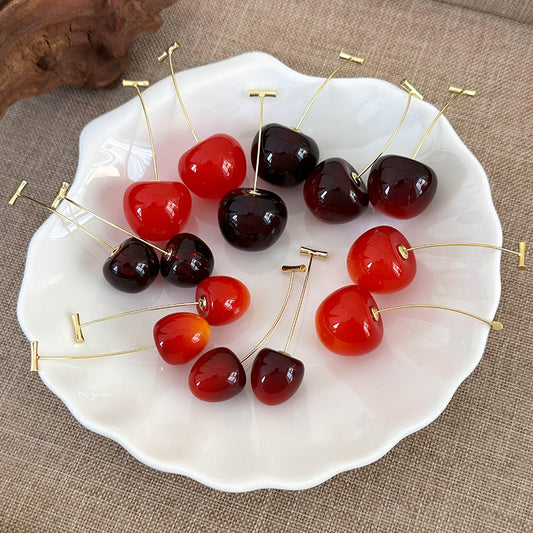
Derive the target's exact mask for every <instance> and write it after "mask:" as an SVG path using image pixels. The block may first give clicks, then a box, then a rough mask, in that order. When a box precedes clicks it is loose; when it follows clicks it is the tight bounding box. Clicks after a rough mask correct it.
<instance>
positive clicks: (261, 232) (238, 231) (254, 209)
mask: <svg viewBox="0 0 533 533" xmlns="http://www.w3.org/2000/svg"><path fill="white" fill-rule="evenodd" d="M249 94H250V96H258V97H259V100H260V112H259V137H258V143H259V147H261V146H262V143H261V138H262V136H261V131H262V124H263V100H264V98H265V96H271V97H273V96H276V91H263V90H255V89H252V90H250V93H249ZM257 156H258V157H259V153H258V154H257ZM258 157H257V158H256V170H255V177H254V186H253V189H244V188H241V189H233V190H231V191H229V192H228V193H227V194H225V195H224V197H223V198H222V200H220V203H219V206H218V225H219V228H220V231H221V233H222V235H223V237H224V238H225V239H226V241H227V242H228V243H230V244H231V245H232V246H234V247H235V248H239V249H241V250H247V251H258V250H265V249H267V248H269V247H270V246H272V245H273V244H274V243H276V242H277V241H278V239H279V238H280V236H281V234H282V232H283V230H284V229H285V225H286V224H287V206H286V205H285V202H284V201H283V200H282V199H281V198H280V197H279V196H278V195H277V194H275V193H273V192H271V191H265V190H262V189H258V188H257V178H258V170H257V167H258Z"/></svg>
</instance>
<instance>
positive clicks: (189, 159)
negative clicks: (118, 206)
mask: <svg viewBox="0 0 533 533" xmlns="http://www.w3.org/2000/svg"><path fill="white" fill-rule="evenodd" d="M178 48H179V44H178V43H174V44H173V45H172V46H170V47H169V48H168V49H167V50H166V51H165V52H164V53H163V54H161V55H160V56H159V57H158V60H159V61H164V60H165V59H167V58H168V60H169V64H170V71H171V76H172V81H173V83H174V88H175V90H176V95H177V97H178V100H179V103H180V106H181V108H182V111H183V113H184V115H185V118H186V120H187V123H188V125H189V128H190V130H191V133H192V135H193V137H194V139H195V141H196V144H195V145H194V146H193V147H192V148H190V149H189V150H187V151H186V152H185V153H184V154H182V156H181V157H180V159H179V162H178V169H177V170H178V172H179V176H180V177H181V179H182V181H183V183H184V184H185V185H184V184H183V183H180V182H178V181H175V180H171V181H161V180H160V179H159V176H158V172H157V162H156V155H155V149H154V141H153V135H152V129H151V126H150V121H149V118H148V113H147V110H146V105H145V102H144V99H143V97H142V94H141V91H140V89H139V87H147V86H148V85H149V83H148V82H147V81H130V80H123V82H122V83H123V85H124V86H126V87H134V88H135V89H136V91H137V94H138V96H139V99H140V101H141V105H142V108H143V111H144V115H145V119H146V124H147V127H148V134H149V137H150V144H151V148H152V160H153V167H154V178H153V179H152V180H149V181H139V182H136V183H133V184H131V185H130V186H129V187H128V188H127V189H126V191H125V193H124V197H123V209H124V214H125V216H126V219H127V221H128V223H129V224H130V226H131V228H132V229H133V231H134V232H135V233H137V234H138V235H139V236H140V237H142V238H144V239H148V240H151V241H167V240H168V239H170V238H171V237H172V236H173V235H175V234H176V233H179V232H180V230H181V229H182V227H183V225H184V224H185V223H186V222H187V220H188V218H189V215H190V212H191V207H192V198H191V194H190V192H189V190H190V191H192V192H193V193H194V194H196V195H197V196H200V197H201V198H208V199H219V198H221V197H222V196H223V195H224V194H225V193H226V192H228V191H229V190H231V189H233V188H235V187H238V186H239V185H240V184H241V183H242V182H243V180H244V178H245V176H246V158H245V155H244V152H243V149H242V147H241V145H240V144H239V143H238V142H237V140H236V139H234V138H233V137H231V136H230V135H226V134H215V135H211V136H210V137H208V138H207V139H204V140H203V141H200V140H199V139H198V136H197V135H196V132H195V130H194V128H193V126H192V124H191V121H190V119H189V115H188V114H187V111H186V109H185V106H184V104H183V100H182V97H181V94H180V91H179V88H178V84H177V81H176V77H175V74H174V68H173V65H172V52H174V51H175V50H177V49H178ZM176 177H177V176H176Z"/></svg>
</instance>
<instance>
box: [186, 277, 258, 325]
mask: <svg viewBox="0 0 533 533" xmlns="http://www.w3.org/2000/svg"><path fill="white" fill-rule="evenodd" d="M202 298H204V299H205V300H204V302H205V306H202V305H197V306H196V310H197V312H198V314H199V315H200V316H201V317H203V318H205V319H206V320H207V321H208V322H209V324H211V325H212V326H222V325H225V324H230V323H231V322H235V320H237V319H238V318H240V317H241V316H242V315H243V314H244V313H246V311H247V310H248V307H249V306H250V292H249V291H248V288H247V287H246V285H245V284H244V283H242V282H241V281H239V280H238V279H235V278H231V277H229V276H210V277H208V278H206V279H204V280H203V281H201V282H200V284H199V285H198V287H197V288H196V301H197V302H198V301H200V300H201V299H202Z"/></svg>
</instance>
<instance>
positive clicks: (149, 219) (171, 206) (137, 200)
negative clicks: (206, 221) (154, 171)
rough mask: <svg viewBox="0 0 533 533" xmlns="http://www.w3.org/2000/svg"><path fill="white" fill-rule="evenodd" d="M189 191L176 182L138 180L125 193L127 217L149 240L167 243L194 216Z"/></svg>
mask: <svg viewBox="0 0 533 533" xmlns="http://www.w3.org/2000/svg"><path fill="white" fill-rule="evenodd" d="M191 206H192V199H191V193H190V192H189V189H187V187H185V185H183V183H179V182H176V181H157V180H154V181H139V182H137V183H133V184H132V185H130V186H129V187H128V188H127V189H126V192H125V193H124V199H123V208H124V215H125V216H126V220H127V221H128V224H129V225H130V226H131V229H132V230H133V231H134V232H135V233H136V234H137V235H139V237H141V238H143V239H145V240H148V241H168V240H169V239H170V238H171V237H172V236H173V235H176V233H179V232H180V231H181V229H182V227H183V225H184V224H185V222H187V219H188V218H189V214H190V213H191Z"/></svg>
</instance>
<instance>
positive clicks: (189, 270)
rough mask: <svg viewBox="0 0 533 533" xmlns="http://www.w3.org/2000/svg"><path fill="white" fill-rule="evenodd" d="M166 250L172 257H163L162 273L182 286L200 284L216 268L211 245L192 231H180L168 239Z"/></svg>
mask: <svg viewBox="0 0 533 533" xmlns="http://www.w3.org/2000/svg"><path fill="white" fill-rule="evenodd" d="M165 250H166V251H167V252H168V251H170V252H171V253H170V257H169V256H168V255H163V256H162V257H161V275H162V276H163V277H164V278H166V279H167V280H168V281H170V282H172V283H174V284H175V285H178V286H181V287H190V286H192V285H198V283H200V281H202V280H203V279H205V278H207V277H208V276H210V275H211V273H212V272H213V269H214V268H215V259H214V257H213V253H212V252H211V250H210V248H209V246H207V244H206V243H205V242H204V241H202V239H200V238H199V237H197V236H196V235H193V234H192V233H179V234H178V235H175V236H174V237H172V239H170V241H168V244H167V245H166V247H165Z"/></svg>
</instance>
